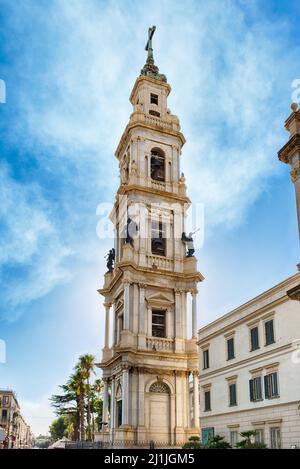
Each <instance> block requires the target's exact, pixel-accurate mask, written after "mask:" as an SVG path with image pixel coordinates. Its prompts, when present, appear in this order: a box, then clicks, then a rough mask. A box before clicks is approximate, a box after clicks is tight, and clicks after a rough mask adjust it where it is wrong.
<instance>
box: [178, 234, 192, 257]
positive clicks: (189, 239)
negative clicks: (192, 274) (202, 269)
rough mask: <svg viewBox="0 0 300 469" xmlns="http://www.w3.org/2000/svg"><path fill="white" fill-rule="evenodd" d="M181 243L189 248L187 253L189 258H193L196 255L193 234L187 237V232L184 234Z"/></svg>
mask: <svg viewBox="0 0 300 469" xmlns="http://www.w3.org/2000/svg"><path fill="white" fill-rule="evenodd" d="M181 241H182V242H183V243H184V244H185V245H186V246H187V248H188V252H187V257H192V256H193V255H194V253H195V249H194V240H193V233H189V235H188V236H187V235H186V234H185V231H184V232H183V233H182V236H181Z"/></svg>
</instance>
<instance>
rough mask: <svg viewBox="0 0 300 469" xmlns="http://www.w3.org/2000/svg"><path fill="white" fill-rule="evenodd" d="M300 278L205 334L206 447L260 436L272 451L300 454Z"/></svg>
mask: <svg viewBox="0 0 300 469" xmlns="http://www.w3.org/2000/svg"><path fill="white" fill-rule="evenodd" d="M299 283H300V273H297V274H295V275H294V276H292V277H290V278H288V279H287V280H285V281H284V282H282V283H280V284H278V285H276V286H275V287H273V288H272V289H271V290H268V291H266V292H264V293H263V294H261V295H259V296H258V297H256V298H254V299H252V300H251V301H249V302H248V303H246V304H244V305H242V306H240V307H239V308H237V309H235V310H234V311H232V312H230V313H228V314H226V315H225V316H223V317H221V318H220V319H217V320H216V321H214V322H212V323H211V324H209V325H207V326H205V327H203V328H202V329H200V331H199V351H200V357H199V358H200V425H201V432H202V439H203V440H204V441H206V440H207V438H208V436H209V435H212V434H215V435H216V434H218V435H221V436H224V437H225V438H226V440H227V441H229V442H230V443H233V444H234V443H235V442H236V441H237V440H238V434H239V432H241V431H246V430H257V439H259V440H262V441H264V442H265V443H266V444H267V445H268V447H282V448H289V447H290V446H291V445H297V447H300V349H299V348H298V349H297V345H299V344H300V305H299V302H298V301H297V300H292V299H291V298H289V296H288V294H287V292H288V291H289V290H292V289H294V288H299Z"/></svg>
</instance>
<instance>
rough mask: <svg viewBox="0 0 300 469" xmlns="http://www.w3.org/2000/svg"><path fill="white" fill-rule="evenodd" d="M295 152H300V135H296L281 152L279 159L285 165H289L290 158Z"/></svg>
mask: <svg viewBox="0 0 300 469" xmlns="http://www.w3.org/2000/svg"><path fill="white" fill-rule="evenodd" d="M295 150H298V151H300V134H295V135H293V137H291V138H290V139H289V141H288V142H287V143H286V144H285V145H284V146H283V147H282V148H281V149H280V150H279V152H278V158H279V160H280V161H282V162H283V163H289V156H290V154H291V152H294V151H295Z"/></svg>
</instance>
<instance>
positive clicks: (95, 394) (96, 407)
mask: <svg viewBox="0 0 300 469" xmlns="http://www.w3.org/2000/svg"><path fill="white" fill-rule="evenodd" d="M91 390H92V399H91V411H92V438H93V441H94V439H95V415H94V414H95V413H96V414H97V429H98V430H99V428H98V420H102V399H101V398H100V394H101V393H102V392H103V381H102V379H96V380H95V381H94V384H93V385H92V386H91ZM99 416H100V418H99Z"/></svg>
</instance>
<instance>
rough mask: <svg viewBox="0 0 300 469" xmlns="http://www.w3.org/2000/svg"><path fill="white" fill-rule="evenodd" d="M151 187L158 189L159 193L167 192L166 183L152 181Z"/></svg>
mask: <svg viewBox="0 0 300 469" xmlns="http://www.w3.org/2000/svg"><path fill="white" fill-rule="evenodd" d="M151 187H152V189H158V190H159V191H165V190H166V183H165V182H161V181H154V180H153V179H151Z"/></svg>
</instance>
